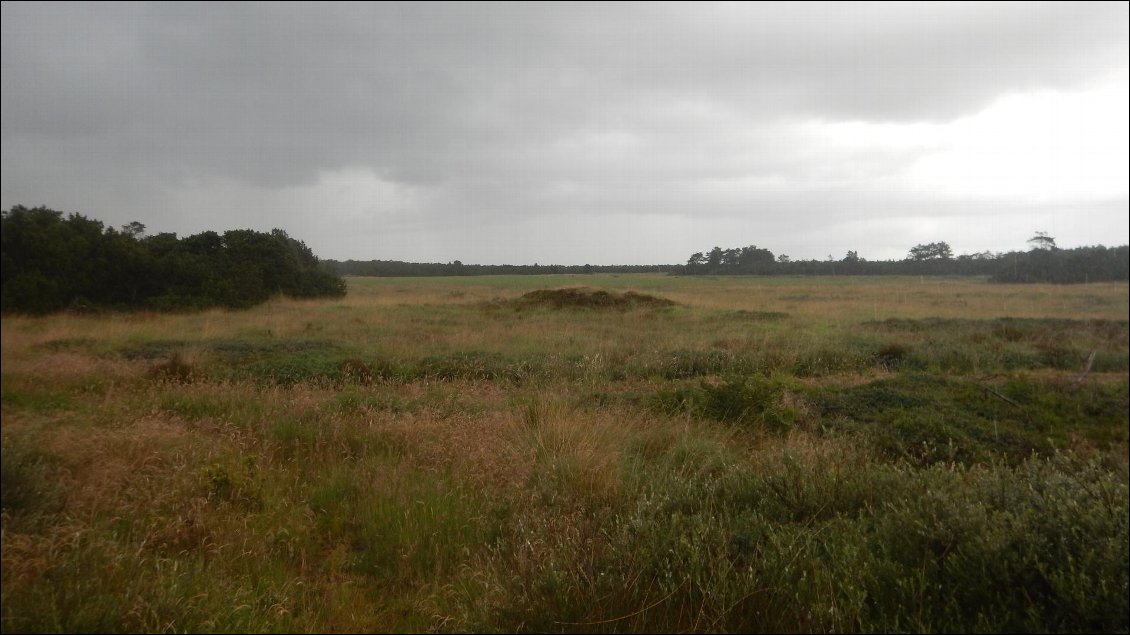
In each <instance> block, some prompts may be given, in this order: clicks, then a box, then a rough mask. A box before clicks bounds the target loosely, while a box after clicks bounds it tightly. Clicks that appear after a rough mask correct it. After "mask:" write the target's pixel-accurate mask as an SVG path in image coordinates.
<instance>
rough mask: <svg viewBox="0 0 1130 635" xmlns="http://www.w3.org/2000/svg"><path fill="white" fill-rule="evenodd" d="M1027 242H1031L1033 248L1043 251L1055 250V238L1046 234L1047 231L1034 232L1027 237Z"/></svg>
mask: <svg viewBox="0 0 1130 635" xmlns="http://www.w3.org/2000/svg"><path fill="white" fill-rule="evenodd" d="M1028 242H1029V243H1031V245H1032V248H1033V249H1043V250H1045V251H1055V249H1056V246H1055V238H1052V237H1051V236H1049V235H1048V233H1047V232H1040V231H1038V232H1036V235H1035V236H1033V237H1031V238H1029V239H1028Z"/></svg>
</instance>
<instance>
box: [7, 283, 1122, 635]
mask: <svg viewBox="0 0 1130 635" xmlns="http://www.w3.org/2000/svg"><path fill="white" fill-rule="evenodd" d="M576 286H585V287H588V288H590V289H601V290H606V291H608V292H610V294H611V295H608V296H595V297H597V298H600V301H599V302H597V301H595V300H593V301H592V302H591V305H585V304H584V303H585V302H586V301H587V300H585V299H584V297H582V298H581V300H579V301H577V303H578V304H580V306H571V305H569V304H568V302H565V300H566V299H568V300H569V302H572V301H573V299H572V296H565V295H560V294H559V295H556V296H555V295H547V296H544V297H542V296H538V297H537V298H535V299H527V300H524V301H523V300H521V297H522V296H523V294H525V293H527V292H529V291H534V290H538V289H557V288H563V287H576ZM629 291H631V292H635V293H637V294H650V295H653V296H657V297H659V298H665V299H669V300H672V301H674V302H675V304H674V305H673V306H661V305H659V304H654V303H649V302H648V301H646V299H642V298H640V296H628V297H627V299H624V296H621V295H619V294H622V293H625V292H629ZM587 297H588V298H593V297H594V296H592V295H589V296H587ZM621 300H623V302H622V303H621V304H622V306H621V305H620V304H617V302H620V301H621ZM555 302H556V303H555ZM1128 311H1130V292H1128V286H1127V285H1126V284H1124V283H1122V284H1089V285H1074V286H1051V285H993V284H988V283H985V282H983V281H980V280H973V279H948V278H941V279H931V278H925V279H921V278H893V277H892V278H848V277H839V278H755V277H734V278H725V277H723V278H704V277H693V278H677V277H665V276H637V275H621V276H614V275H607V276H514V277H502V276H500V277H483V278H412V279H407V278H399V279H398V278H353V279H350V280H349V294H348V295H347V296H346V297H345V298H342V299H339V300H329V301H291V300H276V301H272V302H269V303H268V304H265V305H262V306H259V307H257V308H254V309H251V310H248V311H244V312H226V311H208V312H203V313H194V314H181V315H162V314H135V315H75V314H63V315H56V316H50V317H45V318H24V317H14V316H13V317H5V318H4V319H3V323H2V342H0V343H2V373H3V375H2V380H3V381H2V430H3V437H2V438H3V452H2V459H3V473H2V479H0V483H2V487H3V517H2V520H3V577H2V585H3V594H2V595H3V597H2V622H0V625H2V627H3V630H4V631H5V632H15V631H504V632H505V631H569V632H573V631H577V632H593V631H615V632H625V631H633V632H638V631H661V632H668V631H715V632H717V631H738V632H811V631H821V632H824V631H915V632H926V631H934V632H943V631H970V630H976V631H995V632H1016V631H1086V632H1095V631H1097V632H1125V631H1127V630H1128V629H1130V617H1128V614H1130V600H1128V597H1130V581H1128V580H1130V549H1128V547H1127V543H1128V539H1130V535H1128V533H1130V532H1128V522H1130V521H1128V480H1130V477H1128V458H1127V448H1128V429H1130V420H1128V415H1127V410H1128V406H1130V382H1128V326H1127V315H1128Z"/></svg>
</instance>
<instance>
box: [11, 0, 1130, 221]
mask: <svg viewBox="0 0 1130 635" xmlns="http://www.w3.org/2000/svg"><path fill="white" fill-rule="evenodd" d="M2 28H3V37H2V40H0V43H2V48H3V59H2V65H3V94H2V106H3V114H2V130H3V182H4V183H3V188H4V204H5V205H11V204H13V203H26V204H35V203H39V202H48V203H50V202H52V198H51V197H52V195H53V193H52V191H51V187H54V188H57V189H56V191H65V190H66V188H67V187H72V188H74V191H73V192H72V193H71V194H70V195H69V196H70V198H67V196H68V195H66V194H61V196H62V197H63V198H64V199H65V200H67V201H68V203H69V204H77V203H78V201H80V200H82V199H83V198H84V197H85V198H87V199H89V198H90V197H95V196H106V197H112V196H114V195H113V194H112V192H113V191H118V192H119V194H117V196H118V199H117V200H115V201H107V200H103V201H91V202H90V203H89V204H88V205H84V206H83V208H84V211H88V212H92V211H94V210H93V209H91V207H94V208H99V207H101V208H103V209H105V208H111V207H114V206H115V205H120V204H132V205H146V204H147V203H146V201H148V202H149V203H148V204H149V205H151V206H155V207H159V206H160V205H161V201H162V200H165V199H163V198H162V196H163V195H162V192H163V188H165V187H166V186H168V187H179V188H182V189H183V188H191V187H193V184H194V183H204V182H206V181H207V180H209V179H227V180H233V181H236V182H242V183H245V184H247V186H248V187H253V188H267V189H278V188H283V187H288V186H296V185H303V184H306V185H310V184H315V183H317V182H318V179H319V178H321V177H322V176H323V175H324V174H326V173H327V172H333V171H337V170H348V169H356V168H365V169H367V170H369V171H371V173H372V174H373V175H375V176H376V177H377V178H380V179H383V180H386V181H388V182H390V183H400V184H405V185H406V186H412V187H418V188H425V189H426V191H427V196H426V197H425V198H426V199H427V200H428V201H430V203H429V204H428V205H422V206H421V207H420V208H419V209H417V210H416V212H415V213H417V214H418V216H419V218H420V219H421V221H427V219H432V220H434V221H435V222H441V221H442V219H443V218H447V217H453V215H456V214H458V213H461V211H460V210H461V209H465V208H466V207H467V206H468V205H472V206H474V208H475V210H476V213H477V214H480V215H481V216H480V217H479V218H480V220H482V222H489V221H491V220H492V219H497V220H499V221H500V222H504V221H505V219H507V218H513V217H514V216H515V215H521V214H530V213H541V214H550V215H553V214H558V215H571V214H585V213H626V214H630V213H643V212H646V213H648V214H655V213H672V214H673V213H694V214H701V215H703V216H704V217H705V216H708V215H710V214H714V213H716V214H727V213H730V212H728V211H727V209H728V207H730V206H732V207H733V208H734V210H735V211H734V212H733V213H738V212H737V210H741V209H748V208H749V204H750V196H757V197H759V199H758V200H760V201H762V202H763V203H765V206H766V207H771V206H773V205H776V206H778V207H781V208H784V207H788V208H790V209H791V208H803V209H805V210H807V213H810V214H815V213H816V212H814V211H813V210H819V209H821V206H820V205H813V204H810V202H811V201H812V200H814V199H815V200H824V198H823V197H824V196H825V194H826V193H827V192H828V188H829V186H828V185H827V184H823V185H817V186H815V189H813V190H812V191H805V192H804V193H802V194H801V195H796V187H797V184H800V186H803V184H804V183H805V182H806V180H814V181H817V180H819V179H818V178H817V177H818V176H819V174H820V171H821V170H822V169H823V168H822V167H821V166H820V165H819V160H816V161H815V162H814V159H813V156H812V151H811V149H809V150H805V149H802V148H797V147H795V138H794V136H793V135H792V134H791V133H789V132H787V126H789V125H795V124H796V123H797V122H802V121H806V120H823V121H843V120H861V121H869V122H916V121H927V122H946V121H951V120H953V119H956V118H958V117H961V116H963V115H968V114H971V113H974V112H976V111H977V110H979V109H981V108H983V107H985V106H986V105H987V104H989V103H990V102H992V100H994V99H995V98H997V97H999V96H1001V95H1003V94H1008V93H1010V92H1016V91H1024V90H1033V89H1064V90H1070V89H1073V88H1075V87H1078V86H1081V85H1083V84H1084V83H1085V82H1087V81H1089V80H1090V79H1092V77H1093V74H1092V73H1090V71H1091V70H1092V69H1095V74H1101V73H1103V72H1109V69H1111V68H1119V67H1120V66H1125V64H1126V60H1125V57H1126V40H1127V7H1126V5H1125V4H1122V3H1117V4H1086V3H1065V4H1043V3H1039V4H1027V3H1026V4H983V3H971V4H944V5H937V4H920V3H914V4H903V5H893V6H892V5H890V4H889V3H874V4H845V3H829V4H807V3H804V4H792V3H782V4H762V3H756V4H723V5H713V4H711V5H702V4H698V3H695V4H675V5H673V4H657V5H652V4H565V5H558V4H549V5H546V4H540V3H537V4H468V3H454V4H441V3H421V4H392V3H376V4H346V5H336V4H329V5H327V4H325V3H318V4H312V3H311V4H293V3H287V4H266V5H264V4H258V3H255V4H253V3H237V4H218V3H204V4H182V3H175V4H174V3H154V4H124V5H119V4H109V5H106V4H58V3H45V4H35V3H17V4H12V3H5V4H4V5H3V26H2ZM778 126H785V128H781V127H778ZM782 130H785V132H781V131H782ZM916 152H918V150H915V149H910V150H899V151H888V152H886V153H879V154H874V153H870V154H868V155H867V156H860V157H855V159H854V160H853V165H854V166H855V169H857V170H862V171H867V170H873V171H875V172H876V173H879V174H882V173H884V172H887V171H890V170H893V169H895V167H896V166H898V165H903V164H904V163H905V162H906V161H908V160H912V159H913V157H914V156H916V155H915V153H916ZM837 169H841V168H837ZM778 181H783V182H788V183H791V184H793V186H794V187H793V189H792V190H790V192H791V193H790V192H783V193H779V194H778V193H777V190H776V189H774V187H773V183H775V182H778ZM67 183H70V184H73V185H72V186H68V185H66V184H67ZM735 183H738V184H741V183H745V186H746V187H745V189H744V190H742V191H744V192H746V195H745V196H735V197H733V200H732V201H729V200H727V198H726V196H725V192H726V191H727V187H729V186H730V185H733V184H735ZM739 189H741V188H739ZM832 189H833V190H835V187H833V188H832ZM704 192H706V193H707V194H710V196H708V197H707V198H708V199H710V202H709V205H707V206H705V207H706V209H704V208H703V207H704V206H703V205H701V203H702V201H703V200H704V199H703V193H704ZM751 192H752V194H750V193H751ZM719 193H721V194H719ZM833 193H834V194H835V195H836V196H847V197H848V199H849V200H850V199H851V198H852V197H855V198H859V197H861V196H863V197H866V195H863V194H858V193H855V192H847V193H843V192H838V191H834V192H833ZM166 198H167V197H166ZM777 198H781V199H782V200H780V201H777ZM71 201H74V203H71ZM696 202H697V203H698V206H697V207H698V210H697V211H693V212H691V211H689V210H695V209H696ZM249 206H251V207H254V205H253V204H251V203H249ZM872 207H874V206H872ZM246 213H247V214H249V215H250V216H249V218H250V219H252V220H253V221H254V222H259V223H269V222H270V220H269V219H270V213H271V212H270V211H269V210H247V211H246ZM139 215H140V210H139V211H138V212H137V213H135V214H134V216H139ZM252 220H249V221H248V222H252Z"/></svg>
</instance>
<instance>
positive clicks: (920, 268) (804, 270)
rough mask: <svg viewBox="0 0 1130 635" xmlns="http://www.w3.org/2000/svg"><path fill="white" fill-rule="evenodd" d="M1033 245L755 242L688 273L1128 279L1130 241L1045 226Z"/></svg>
mask: <svg viewBox="0 0 1130 635" xmlns="http://www.w3.org/2000/svg"><path fill="white" fill-rule="evenodd" d="M1028 242H1029V243H1032V244H1033V247H1032V249H1031V250H1029V251H1013V252H1008V253H991V252H981V253H976V254H964V255H961V256H956V257H955V256H954V255H953V250H952V249H951V248H950V246H949V244H948V243H946V242H936V243H928V244H922V245H915V246H914V247H912V248H911V249H910V251H909V253H908V254H907V257H906V258H904V259H902V260H866V259H864V258H862V257H860V256H859V254H858V253H857V252H855V251H848V252H847V254H846V255H845V256H844V257H843V258H841V259H835V258H833V257H832V256H828V258H827V260H793V259H791V258H789V257H788V256H787V255H784V254H781V255H779V256H776V257H774V255H773V252H771V251H769V250H768V249H762V248H759V247H757V246H754V245H751V246H749V247H741V248H731V249H722V248H721V247H714V248H713V249H711V250H710V251H708V252H696V253H694V254H692V255H691V256H690V258H688V259H687V263H686V264H685V265H683V267H682V271H681V272H680V273H683V274H686V275H869V276H879V275H914V276H919V275H926V276H987V277H988V278H989V279H990V280H991V281H993V282H1053V283H1077V282H1101V281H1130V247H1128V246H1126V245H1123V246H1121V247H1103V246H1095V247H1076V248H1072V249H1060V248H1058V247H1056V245H1055V239H1054V238H1052V237H1050V236H1048V235H1047V234H1046V233H1044V232H1037V234H1036V237H1034V238H1032V239H1031V240H1029V241H1028Z"/></svg>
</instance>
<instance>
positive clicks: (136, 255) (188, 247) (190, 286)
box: [0, 205, 345, 313]
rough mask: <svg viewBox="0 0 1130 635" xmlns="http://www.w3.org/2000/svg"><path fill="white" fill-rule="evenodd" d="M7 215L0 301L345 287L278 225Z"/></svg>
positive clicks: (160, 300)
mask: <svg viewBox="0 0 1130 635" xmlns="http://www.w3.org/2000/svg"><path fill="white" fill-rule="evenodd" d="M2 214H3V217H2V220H0V225H2V226H0V278H2V284H0V310H2V311H3V312H5V313H11V312H19V313H49V312H52V311H58V310H60V309H66V308H83V307H90V308H95V307H99V308H114V309H157V310H165V309H199V308H207V307H230V308H245V307H250V306H253V305H255V304H258V303H260V302H263V301H265V300H267V299H268V298H270V297H271V296H273V295H276V294H282V295H287V296H292V297H297V298H313V297H321V296H342V295H345V283H344V281H342V279H341V277H340V276H339V275H338V274H337V273H335V272H333V271H332V270H329V269H327V268H325V267H323V266H322V265H321V263H320V262H319V261H318V259H317V258H316V257H315V256H314V254H313V252H311V251H310V248H309V247H307V246H306V245H305V244H304V243H302V242H301V241H298V240H295V239H293V238H291V237H290V236H288V235H287V234H286V232H284V231H282V230H280V229H275V230H272V231H271V232H270V233H264V232H257V231H253V230H250V229H241V230H232V231H227V232H224V233H223V234H219V233H217V232H214V231H206V232H202V233H199V234H195V235H193V236H188V237H186V238H177V236H176V234H172V233H161V234H156V235H153V236H145V235H144V232H145V226H144V225H142V224H141V223H138V222H133V223H129V224H128V225H124V226H123V227H122V228H121V229H120V230H116V229H114V228H113V227H106V226H104V225H103V224H102V222H101V221H97V220H93V219H90V218H87V217H85V216H83V215H81V214H70V215H68V216H66V217H64V216H63V213H62V212H58V211H55V210H51V209H47V208H46V207H36V208H31V209H29V208H26V207H23V206H20V205H17V206H15V207H13V208H12V209H10V210H7V211H4V212H3V213H2Z"/></svg>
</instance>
